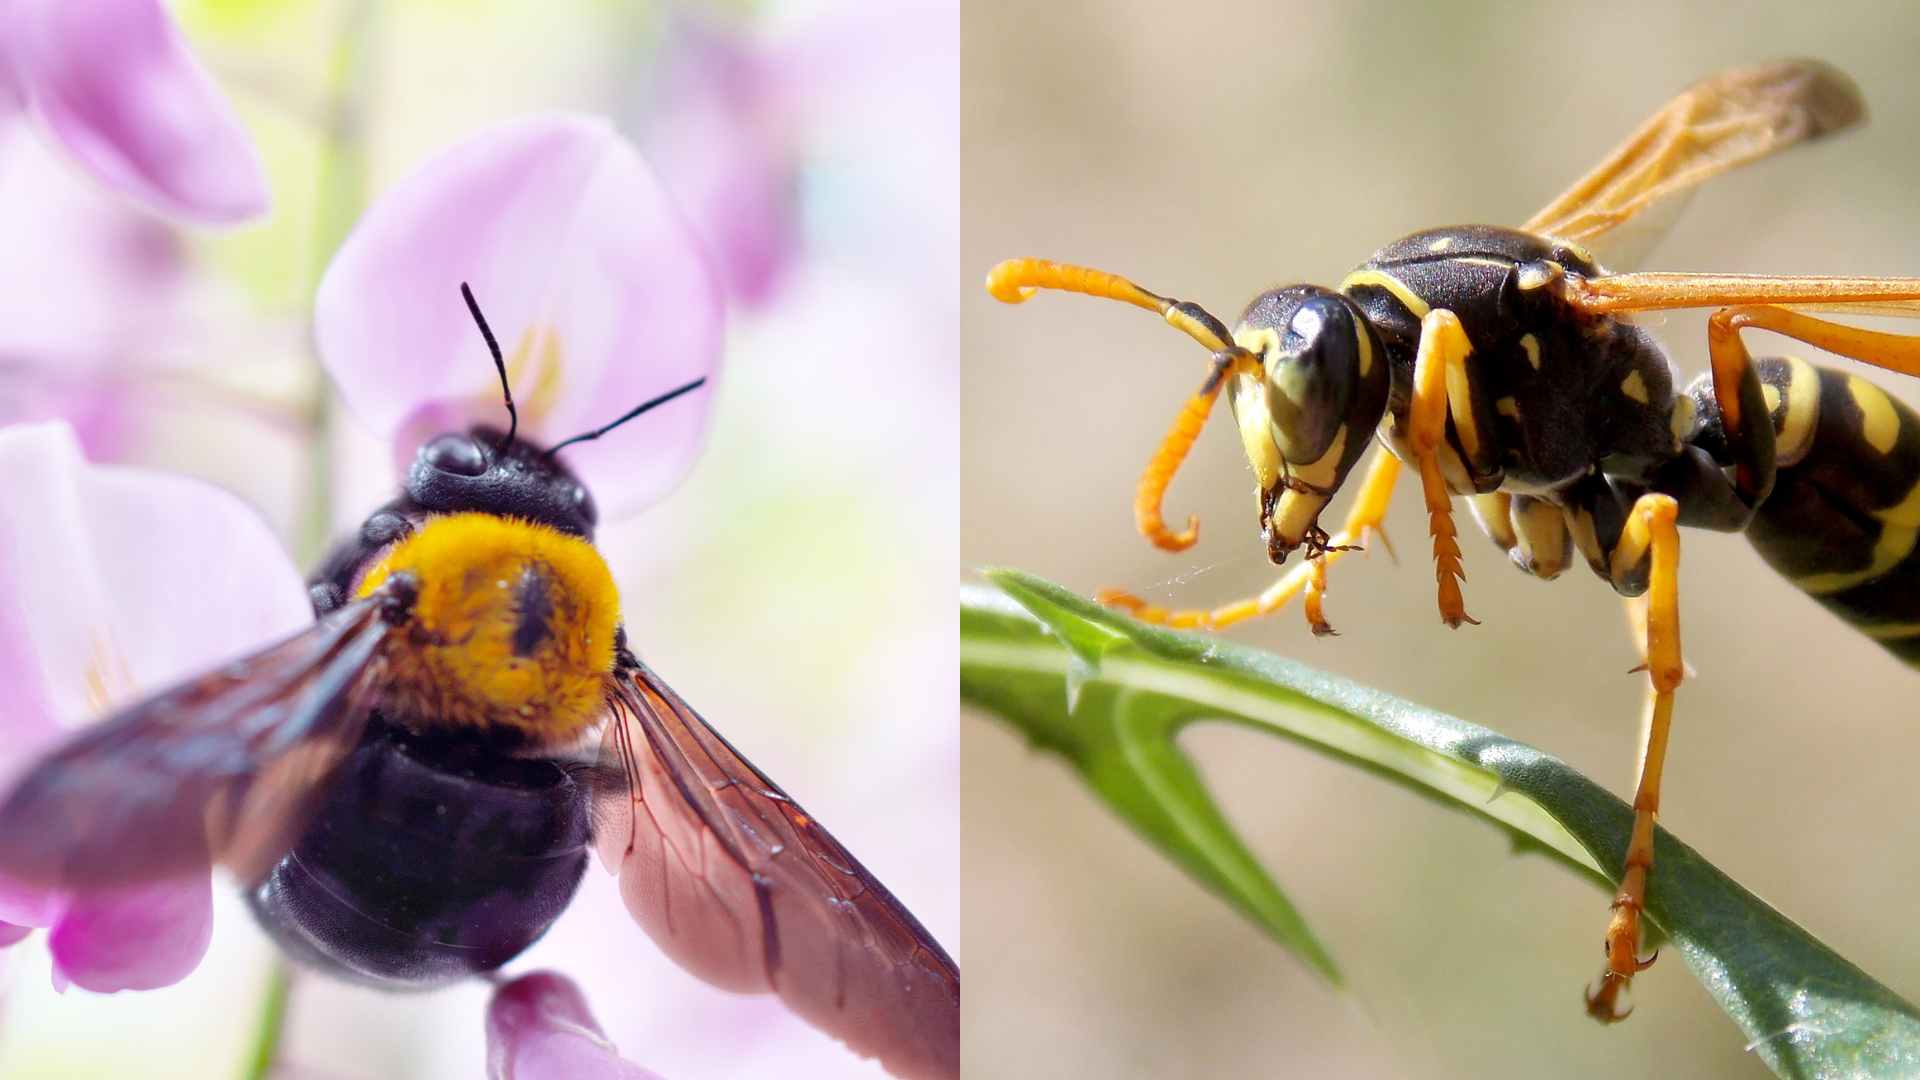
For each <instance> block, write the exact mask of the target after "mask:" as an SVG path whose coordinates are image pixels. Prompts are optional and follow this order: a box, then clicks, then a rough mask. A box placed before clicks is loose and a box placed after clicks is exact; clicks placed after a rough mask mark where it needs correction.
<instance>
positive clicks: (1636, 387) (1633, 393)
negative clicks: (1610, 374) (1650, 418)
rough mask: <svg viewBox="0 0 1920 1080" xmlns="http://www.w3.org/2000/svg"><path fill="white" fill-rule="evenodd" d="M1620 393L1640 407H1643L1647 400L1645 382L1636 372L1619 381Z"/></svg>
mask: <svg viewBox="0 0 1920 1080" xmlns="http://www.w3.org/2000/svg"><path fill="white" fill-rule="evenodd" d="M1620 392H1621V393H1623V394H1625V395H1627V396H1628V397H1630V398H1632V399H1633V400H1635V401H1637V402H1639V403H1640V404H1642V405H1645V404H1646V403H1647V402H1648V400H1649V398H1648V397H1647V380H1645V379H1642V378H1641V377H1640V373H1639V372H1637V371H1635V372H1630V373H1629V374H1628V375H1627V377H1626V378H1624V379H1621V380H1620Z"/></svg>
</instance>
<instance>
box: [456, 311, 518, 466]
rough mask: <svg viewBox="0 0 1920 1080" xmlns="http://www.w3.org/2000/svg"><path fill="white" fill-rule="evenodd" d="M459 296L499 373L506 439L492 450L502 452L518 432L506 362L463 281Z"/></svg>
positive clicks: (498, 344)
mask: <svg viewBox="0 0 1920 1080" xmlns="http://www.w3.org/2000/svg"><path fill="white" fill-rule="evenodd" d="M460 295H461V297H462V298H464V299H465V300H466V302H467V310H468V311H471V312H473V321H474V323H475V324H476V325H478V326H479V327H480V336H481V337H484V338H486V339H487V351H488V352H490V353H492V354H493V366H494V369H495V370H497V371H499V372H500V393H501V394H502V395H504V396H505V397H506V399H507V437H506V438H505V439H503V440H502V441H501V443H500V445H499V446H497V447H495V448H494V449H495V450H496V451H501V452H504V451H505V450H506V448H507V447H509V446H512V445H513V437H514V435H516V434H517V433H518V432H519V431H520V410H518V409H516V408H514V407H513V387H511V386H509V385H507V362H506V360H505V359H503V358H502V357H501V356H500V343H499V342H498V341H496V340H494V337H493V328H492V327H490V326H488V325H487V317H486V316H485V315H482V314H480V302H479V301H477V300H475V299H474V298H473V290H472V289H469V288H468V287H467V283H466V282H464V281H463V282H461V283H460Z"/></svg>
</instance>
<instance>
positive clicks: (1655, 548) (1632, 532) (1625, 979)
mask: <svg viewBox="0 0 1920 1080" xmlns="http://www.w3.org/2000/svg"><path fill="white" fill-rule="evenodd" d="M1678 515H1679V504H1677V503H1675V502H1674V500H1673V499H1672V497H1670V496H1667V495H1642V496H1641V497H1640V498H1639V500H1638V501H1636V502H1635V503H1634V504H1633V510H1632V512H1631V513H1629V514H1628V515H1627V521H1626V526H1625V528H1623V529H1622V530H1621V533H1620V542H1619V543H1618V544H1617V545H1616V546H1615V547H1614V550H1613V555H1612V559H1611V562H1612V572H1613V578H1614V580H1615V581H1623V580H1627V579H1629V578H1630V577H1631V575H1632V574H1633V572H1634V570H1635V569H1637V568H1638V566H1639V564H1640V561H1641V560H1642V559H1643V558H1647V557H1648V556H1649V554H1651V559H1652V562H1651V565H1650V568H1649V574H1648V579H1647V633H1646V657H1647V677H1648V681H1649V682H1650V683H1651V684H1652V689H1653V719H1652V722H1651V723H1650V724H1649V725H1648V728H1647V743H1646V749H1645V750H1644V751H1643V752H1642V754H1641V757H1640V784H1639V787H1638V788H1637V789H1636V790H1635V791H1634V795H1633V836H1632V838H1631V839H1630V840H1629V841H1628V843H1627V859H1626V866H1625V869H1624V870H1623V872H1622V873H1621V877H1620V891H1619V893H1617V894H1616V895H1615V896H1614V898H1613V914H1612V916H1611V917H1610V918H1609V920H1608V922H1607V938H1606V953H1607V966H1606V969H1605V970H1604V971H1602V972H1601V973H1600V986H1599V989H1597V990H1593V991H1590V992H1589V993H1588V994H1587V1013H1588V1015H1590V1016H1592V1017H1593V1018H1594V1019H1596V1020H1601V1021H1604V1022H1607V1023H1611V1022H1613V1021H1615V1020H1624V1019H1626V1017H1627V1013H1630V1012H1632V1011H1633V1010H1632V1009H1631V1008H1629V1009H1627V1010H1626V1012H1622V1011H1621V1002H1620V995H1621V994H1622V993H1624V992H1625V991H1626V989H1627V987H1628V985H1629V984H1630V983H1631V982H1632V981H1633V976H1634V975H1635V973H1637V972H1640V971H1643V970H1645V969H1646V968H1647V966H1648V965H1650V964H1652V963H1653V958H1652V957H1649V958H1647V959H1645V960H1642V959H1640V957H1639V948H1640V913H1641V911H1642V910H1644V908H1645V906H1646V900H1647V875H1648V874H1649V873H1650V872H1651V871H1652V870H1653V826H1654V821H1655V820H1656V819H1657V818H1658V817H1659V814H1660V775H1661V770H1662V768H1663V767H1664V765H1665V763H1666V757H1667V732H1668V729H1669V728H1670V727H1671V726H1672V723H1673V692H1674V691H1675V690H1676V689H1678V688H1679V686H1680V683H1681V681H1682V680H1683V679H1685V677H1686V664H1685V662H1684V661H1683V660H1682V659H1681V656H1680V595H1679V574H1680V530H1679V527H1678V525H1677V524H1676V518H1677V517H1678Z"/></svg>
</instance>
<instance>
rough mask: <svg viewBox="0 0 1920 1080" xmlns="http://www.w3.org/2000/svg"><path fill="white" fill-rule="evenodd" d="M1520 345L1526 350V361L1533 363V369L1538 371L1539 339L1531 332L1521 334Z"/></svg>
mask: <svg viewBox="0 0 1920 1080" xmlns="http://www.w3.org/2000/svg"><path fill="white" fill-rule="evenodd" d="M1520 347H1521V348H1522V349H1525V350H1527V363H1529V364H1532V365H1533V370H1535V371H1539V370H1540V339H1539V338H1537V337H1534V336H1533V335H1532V334H1521V335H1520Z"/></svg>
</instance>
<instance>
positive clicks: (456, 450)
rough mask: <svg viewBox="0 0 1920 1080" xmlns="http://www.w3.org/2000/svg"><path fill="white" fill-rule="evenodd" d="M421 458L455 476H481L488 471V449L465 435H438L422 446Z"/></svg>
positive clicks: (441, 470)
mask: <svg viewBox="0 0 1920 1080" xmlns="http://www.w3.org/2000/svg"><path fill="white" fill-rule="evenodd" d="M420 459H421V460H422V461H425V462H426V463H427V464H429V465H431V466H433V467H434V468H435V469H437V470H439V471H440V472H446V473H453V474H454V475H455V476H479V475H480V474H481V473H483V472H486V471H487V451H486V449H485V448H484V447H482V446H481V445H480V444H479V443H478V442H476V441H474V440H473V439H472V438H469V437H468V436H465V435H456V434H447V435H441V436H438V437H437V438H435V439H434V440H433V441H432V442H430V443H428V444H427V445H425V446H423V447H421V448H420Z"/></svg>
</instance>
